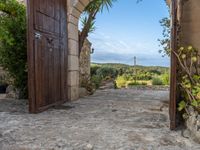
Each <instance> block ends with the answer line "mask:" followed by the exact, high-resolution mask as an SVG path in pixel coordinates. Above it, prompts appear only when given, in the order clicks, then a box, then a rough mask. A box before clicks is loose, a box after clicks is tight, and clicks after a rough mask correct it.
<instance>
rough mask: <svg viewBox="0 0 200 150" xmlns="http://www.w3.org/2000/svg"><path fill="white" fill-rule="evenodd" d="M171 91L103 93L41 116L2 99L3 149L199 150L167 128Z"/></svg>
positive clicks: (0, 134) (0, 137)
mask: <svg viewBox="0 0 200 150" xmlns="http://www.w3.org/2000/svg"><path fill="white" fill-rule="evenodd" d="M168 95H169V92H168V91H158V90H133V89H121V90H114V89H105V90H99V91H97V92H96V93H95V94H94V95H92V96H90V97H86V98H82V99H80V100H78V101H75V102H71V103H66V104H65V105H63V106H60V107H57V108H53V109H50V110H48V111H46V112H43V113H40V114H36V115H35V114H28V112H27V102H26V101H25V100H9V99H3V98H2V99H1V100H0V150H199V149H200V145H198V144H196V143H194V142H193V141H192V140H190V139H188V138H184V137H183V136H182V134H181V133H182V131H181V130H179V131H177V132H174V131H170V130H169V117H168V99H169V98H168V97H169V96H168Z"/></svg>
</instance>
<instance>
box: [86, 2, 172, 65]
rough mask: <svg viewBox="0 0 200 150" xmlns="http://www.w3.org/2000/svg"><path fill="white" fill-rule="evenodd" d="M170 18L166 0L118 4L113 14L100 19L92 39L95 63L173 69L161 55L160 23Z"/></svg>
mask: <svg viewBox="0 0 200 150" xmlns="http://www.w3.org/2000/svg"><path fill="white" fill-rule="evenodd" d="M168 15H169V12H168V9H167V6H166V4H165V2H164V0H143V1H142V2H140V3H139V4H137V3H136V0H118V1H117V2H115V3H114V5H113V7H112V8H111V9H110V10H109V12H108V11H107V10H106V9H105V10H104V12H103V13H100V14H98V15H97V17H96V30H95V31H94V33H92V34H90V35H89V40H90V41H91V43H92V47H93V48H94V50H95V51H94V54H92V56H91V57H92V62H97V63H124V64H129V65H133V63H134V56H136V57H137V64H138V65H145V66H169V58H168V57H164V58H163V57H162V55H161V54H159V53H158V51H159V49H160V47H159V42H158V38H160V37H162V27H161V26H160V23H159V20H161V19H162V18H163V17H167V16H168Z"/></svg>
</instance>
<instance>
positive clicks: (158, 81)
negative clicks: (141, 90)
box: [152, 77, 163, 85]
mask: <svg viewBox="0 0 200 150" xmlns="http://www.w3.org/2000/svg"><path fill="white" fill-rule="evenodd" d="M152 85H163V82H162V80H161V79H160V78H158V77H157V78H153V80H152Z"/></svg>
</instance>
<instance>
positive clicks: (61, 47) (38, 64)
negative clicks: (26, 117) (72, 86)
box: [28, 0, 67, 113]
mask: <svg viewBox="0 0 200 150" xmlns="http://www.w3.org/2000/svg"><path fill="white" fill-rule="evenodd" d="M66 12H67V11H66V0H28V69H29V70H28V72H29V73H28V74H29V84H28V86H29V110H30V112H31V113H37V112H41V111H43V110H45V109H47V108H49V107H51V106H54V105H58V104H61V103H64V102H66V100H67V95H66V93H67V89H66V88H67V25H66V23H67V18H66Z"/></svg>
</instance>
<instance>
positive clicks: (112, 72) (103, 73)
mask: <svg viewBox="0 0 200 150" xmlns="http://www.w3.org/2000/svg"><path fill="white" fill-rule="evenodd" d="M96 74H97V75H99V76H100V77H101V78H102V79H105V78H106V77H110V78H116V77H117V70H116V69H114V68H110V67H101V68H99V69H98V70H97V72H96Z"/></svg>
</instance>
